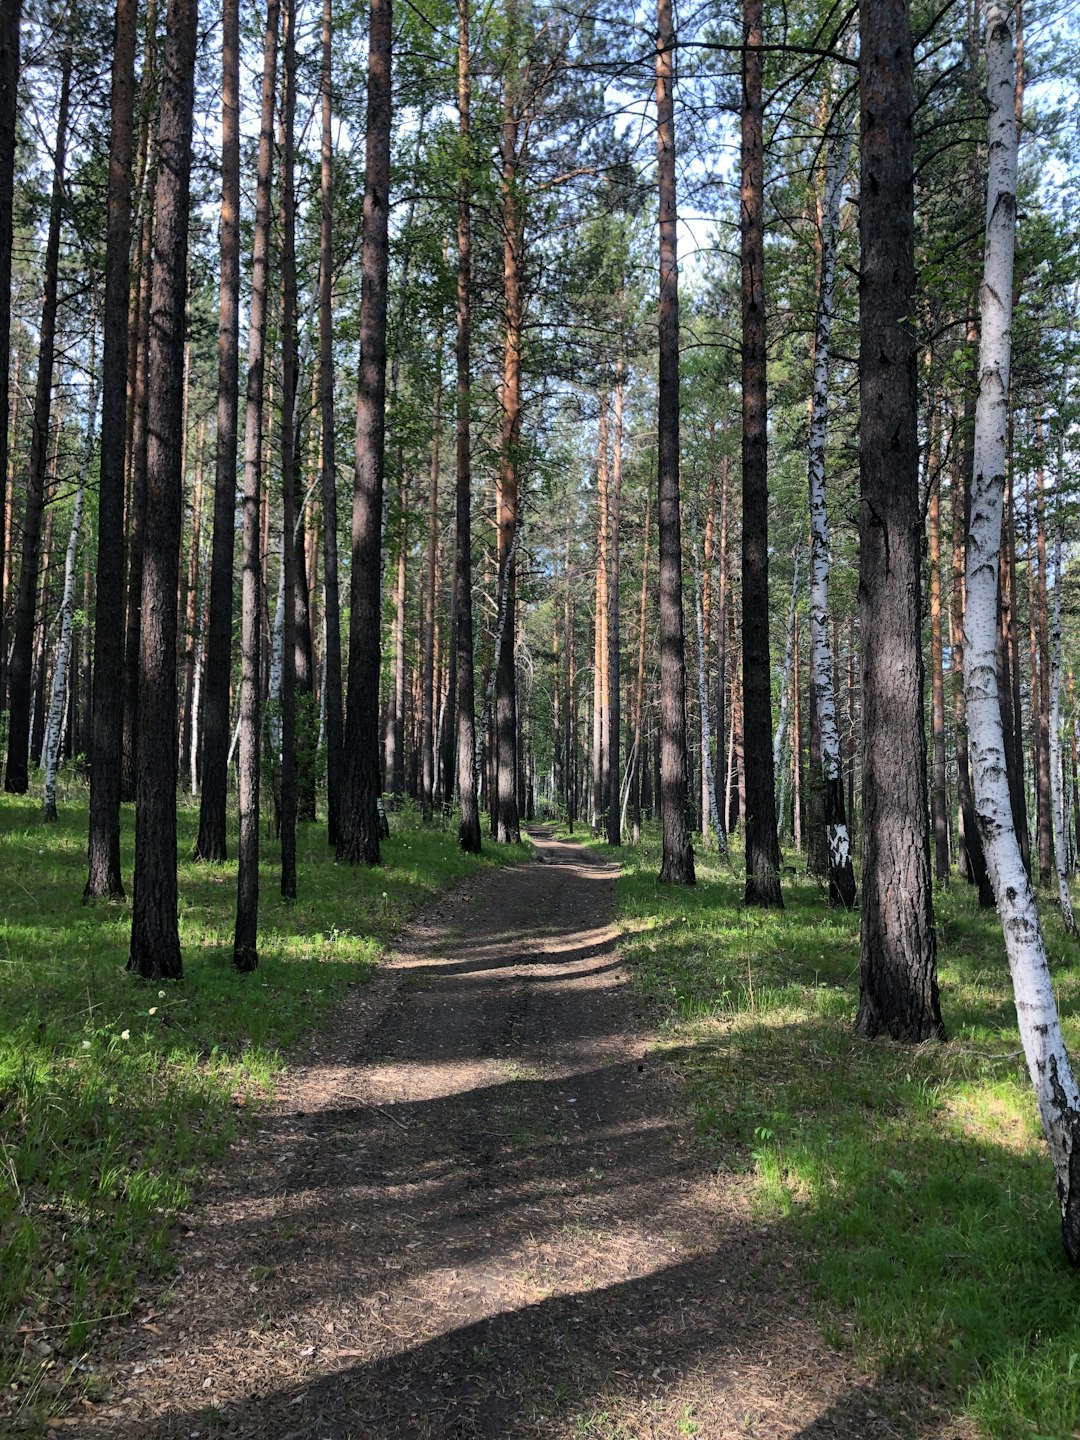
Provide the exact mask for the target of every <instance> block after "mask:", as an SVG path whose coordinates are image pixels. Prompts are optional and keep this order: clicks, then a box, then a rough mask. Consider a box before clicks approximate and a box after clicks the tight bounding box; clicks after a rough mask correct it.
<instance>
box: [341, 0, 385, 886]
mask: <svg viewBox="0 0 1080 1440" xmlns="http://www.w3.org/2000/svg"><path fill="white" fill-rule="evenodd" d="M391 7H392V0H371V12H370V17H371V18H370V29H369V38H368V95H367V136H366V158H365V167H366V170H365V174H366V179H365V185H364V239H363V248H362V251H361V279H362V288H361V296H360V385H359V395H358V398H357V405H356V474H355V485H354V490H353V519H352V577H351V592H350V593H351V613H350V617H349V695H348V713H347V715H346V722H345V758H344V770H343V775H342V793H341V809H340V811H339V825H338V841H337V857H338V859H339V860H346V861H348V862H349V863H350V864H353V865H355V864H358V863H359V862H360V861H363V862H364V863H365V864H368V865H376V864H378V862H379V858H380V856H379V826H380V818H379V808H380V807H379V750H378V746H379V660H380V655H379V630H380V610H381V595H380V590H381V579H380V577H381V574H382V560H381V553H380V552H381V549H382V543H381V533H380V531H381V525H382V506H383V465H384V454H383V452H384V438H385V432H386V287H387V262H388V257H389V243H388V222H389V215H390V193H389V192H390V125H391V110H390V64H391V60H390V51H391V42H392V37H393V16H392V8H391Z"/></svg>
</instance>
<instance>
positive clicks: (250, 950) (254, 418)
mask: <svg viewBox="0 0 1080 1440" xmlns="http://www.w3.org/2000/svg"><path fill="white" fill-rule="evenodd" d="M279 16H280V5H279V0H267V6H266V36H265V39H264V42H263V74H262V97H261V118H260V122H259V160H258V171H257V177H256V191H255V235H254V242H253V254H252V270H251V319H250V322H249V325H248V358H247V386H246V403H245V414H244V491H243V537H242V541H241V571H242V573H241V599H240V718H239V725H240V845H239V851H238V861H239V864H238V866H237V875H236V925H235V928H234V931H233V963H234V964H235V965H236V967H237V969H238V970H241V971H250V970H254V969H255V968H256V967H257V966H258V963H259V786H260V780H261V776H260V762H261V744H262V735H261V730H262V721H261V708H262V707H261V696H262V654H261V652H262V648H263V647H262V639H263V636H262V612H263V603H262V590H263V571H262V549H263V545H262V490H263V485H262V469H263V463H262V431H263V398H264V396H263V380H264V376H265V369H266V360H265V351H266V310H267V301H268V298H269V282H270V274H269V272H270V184H271V178H272V167H273V162H274V94H275V90H276V88H277V51H278V23H279Z"/></svg>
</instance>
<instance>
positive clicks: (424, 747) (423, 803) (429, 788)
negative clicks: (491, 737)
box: [420, 347, 442, 824]
mask: <svg viewBox="0 0 1080 1440" xmlns="http://www.w3.org/2000/svg"><path fill="white" fill-rule="evenodd" d="M440 357H441V347H440ZM441 420H442V380H441V378H440V379H437V380H436V382H435V414H434V416H433V418H432V423H431V472H430V476H429V479H428V534H427V572H426V575H425V582H426V583H425V590H424V668H423V680H422V689H423V697H422V700H421V712H422V715H421V737H420V749H421V772H422V774H421V782H420V812H421V814H422V816H423V818H424V822H425V824H428V823H430V821H431V816H432V811H433V807H434V798H435V587H436V570H437V560H438V549H439V438H440V429H441Z"/></svg>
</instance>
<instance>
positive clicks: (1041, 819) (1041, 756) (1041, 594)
mask: <svg viewBox="0 0 1080 1440" xmlns="http://www.w3.org/2000/svg"><path fill="white" fill-rule="evenodd" d="M1035 403H1036V407H1037V412H1036V417H1035V442H1036V446H1037V449H1038V461H1037V464H1036V466H1035V555H1036V558H1037V559H1038V573H1037V575H1036V577H1035V605H1034V608H1033V627H1032V628H1033V630H1034V636H1035V646H1034V649H1035V651H1036V653H1037V654H1038V661H1039V663H1038V679H1039V683H1038V689H1037V691H1036V690H1034V689H1033V690H1032V700H1033V705H1032V708H1033V709H1035V710H1036V711H1037V715H1036V767H1035V781H1036V793H1037V796H1038V805H1037V807H1036V808H1037V814H1038V826H1039V884H1040V885H1049V884H1050V874H1051V871H1052V870H1053V868H1054V845H1053V839H1054V830H1053V823H1052V818H1051V809H1052V802H1051V790H1052V781H1051V776H1050V763H1051V762H1050V622H1049V606H1048V602H1047V587H1046V474H1045V466H1044V463H1043V451H1044V445H1045V436H1044V422H1043V416H1042V395H1041V393H1039V392H1036V396H1035ZM1032 568H1033V567H1032V564H1031V558H1030V554H1029V559H1028V569H1029V572H1030V571H1031V569H1032Z"/></svg>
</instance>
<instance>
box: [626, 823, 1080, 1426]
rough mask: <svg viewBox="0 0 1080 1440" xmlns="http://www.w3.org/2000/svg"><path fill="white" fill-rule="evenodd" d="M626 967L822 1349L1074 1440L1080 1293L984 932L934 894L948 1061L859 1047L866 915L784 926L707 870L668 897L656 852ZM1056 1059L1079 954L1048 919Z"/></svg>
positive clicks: (804, 900) (980, 1418) (802, 889)
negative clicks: (779, 1250) (798, 1260)
mask: <svg viewBox="0 0 1080 1440" xmlns="http://www.w3.org/2000/svg"><path fill="white" fill-rule="evenodd" d="M620 858H622V860H623V862H624V864H625V867H626V869H625V871H624V874H623V876H622V877H621V879H620V881H619V899H620V907H621V914H622V921H623V924H624V926H625V928H626V932H627V933H626V940H625V950H626V953H627V956H628V958H629V960H630V961H631V963H632V965H633V968H634V971H635V974H636V976H637V979H638V982H639V984H640V986H641V987H642V989H643V990H644V992H645V993H646V995H647V996H649V997H650V998H651V1000H652V1001H653V1002H654V1004H655V1006H656V1010H657V1014H658V1015H659V1016H660V1017H661V1018H662V1019H663V1020H664V1022H665V1023H664V1043H665V1044H666V1046H667V1047H668V1048H669V1049H670V1051H671V1053H672V1058H674V1059H675V1060H676V1061H677V1062H678V1063H679V1064H680V1065H681V1066H682V1067H683V1069H684V1071H685V1073H686V1074H687V1075H688V1077H689V1081H690V1091H691V1094H692V1097H693V1104H694V1108H695V1112H696V1115H697V1119H698V1123H699V1126H700V1129H701V1133H702V1136H703V1137H704V1139H705V1141H706V1143H708V1144H710V1145H711V1146H712V1147H714V1149H715V1154H716V1157H717V1162H718V1164H721V1165H727V1166H732V1167H736V1168H742V1169H746V1170H747V1171H749V1172H750V1173H751V1174H752V1176H753V1183H754V1185H755V1193H756V1197H757V1204H758V1206H759V1207H760V1211H761V1213H762V1214H763V1215H764V1216H766V1217H768V1218H769V1219H771V1220H773V1221H776V1222H779V1223H781V1224H784V1225H787V1226H790V1227H791V1228H792V1229H793V1231H794V1233H795V1236H796V1237H797V1239H798V1242H799V1246H800V1248H801V1249H802V1250H803V1252H804V1254H805V1256H806V1265H807V1269H808V1273H809V1275H810V1276H811V1278H812V1279H813V1281H814V1282H815V1284H816V1287H817V1290H818V1294H819V1296H820V1299H821V1302H822V1307H823V1316H824V1320H825V1324H826V1329H827V1333H828V1334H829V1336H830V1338H831V1339H833V1340H834V1341H835V1342H836V1343H838V1344H841V1345H852V1346H854V1347H855V1349H856V1351H857V1352H858V1353H859V1354H860V1355H862V1356H863V1357H864V1358H866V1359H867V1361H868V1362H871V1363H873V1364H875V1365H878V1366H881V1367H884V1368H888V1369H894V1370H897V1371H899V1372H900V1373H904V1374H909V1375H912V1376H914V1377H917V1378H918V1379H920V1380H921V1381H922V1382H923V1383H924V1384H926V1385H927V1386H928V1387H929V1388H930V1389H931V1390H933V1391H935V1392H943V1393H944V1394H945V1396H946V1397H948V1398H950V1399H951V1400H952V1401H953V1402H954V1403H957V1404H959V1405H961V1406H962V1407H963V1408H964V1409H966V1410H967V1411H968V1412H969V1413H970V1415H971V1416H972V1417H973V1418H974V1419H975V1420H976V1421H977V1422H978V1423H979V1424H980V1425H981V1427H982V1428H983V1429H984V1431H985V1433H986V1434H987V1435H989V1436H993V1437H1000V1440H1020V1437H1025V1440H1031V1437H1033V1436H1034V1437H1038V1436H1042V1437H1053V1440H1060V1437H1071V1436H1073V1434H1074V1432H1076V1431H1077V1430H1078V1428H1080V1277H1078V1276H1077V1275H1076V1274H1075V1273H1074V1272H1072V1271H1071V1270H1070V1269H1069V1268H1068V1266H1067V1265H1066V1262H1065V1260H1064V1256H1063V1252H1062V1248H1061V1242H1060V1234H1059V1216H1058V1210H1057V1203H1056V1197H1055V1194H1054V1185H1053V1176H1052V1172H1051V1169H1050V1164H1049V1161H1048V1159H1047V1157H1046V1153H1045V1147H1044V1145H1043V1142H1042V1139H1041V1136H1040V1132H1039V1128H1038V1121H1037V1116H1036V1112H1035V1106H1034V1101H1033V1098H1032V1093H1031V1088H1030V1085H1029V1082H1028V1079H1027V1073H1026V1070H1025V1069H1024V1066H1023V1061H1022V1057H1021V1056H1019V1054H1018V1051H1019V1049H1020V1043H1019V1037H1018V1035H1017V1031H1016V1023H1015V1015H1014V1011H1013V1004H1012V990H1011V985H1010V981H1009V975H1008V970H1007V967H1006V962H1005V956H1004V949H1003V945H1002V941H1001V933H1000V929H999V927H998V921H997V917H996V915H995V914H994V913H993V912H991V913H989V914H980V913H979V911H978V908H977V905H976V901H975V897H974V895H973V894H972V892H971V891H970V890H969V888H968V887H967V886H966V885H964V884H963V883H962V882H959V881H955V880H954V882H953V885H952V886H951V887H950V888H949V889H948V890H943V891H938V892H937V894H936V896H935V904H936V911H937V927H938V936H939V943H940V955H939V962H940V972H941V982H942V1006H943V1010H944V1014H945V1021H946V1025H947V1027H948V1031H949V1036H950V1039H949V1041H948V1042H947V1043H946V1044H944V1045H940V1044H930V1045H926V1046H920V1047H918V1048H916V1049H911V1048H908V1047H904V1046H900V1045H895V1044H892V1043H890V1042H883V1041H877V1042H874V1043H872V1044H868V1043H866V1042H864V1041H860V1040H858V1039H856V1037H855V1036H854V1034H853V1030H852V1020H853V1017H854V1012H855V1006H856V1002H857V997H858V978H859V976H858V972H859V950H858V917H857V916H849V915H845V914H843V913H837V912H835V911H830V910H829V909H828V908H827V906H826V904H825V901H824V897H823V895H822V894H821V891H820V889H819V887H818V886H817V885H816V883H814V882H810V881H807V880H806V878H805V877H803V876H801V875H800V877H799V878H796V879H786V880H785V886H784V900H785V907H786V908H785V909H784V911H783V912H757V911H747V910H745V909H743V908H742V907H741V905H740V900H741V892H742V886H741V872H740V871H739V869H738V866H736V867H734V868H732V867H723V866H720V865H719V864H718V863H717V860H716V857H715V856H712V857H709V856H708V855H704V856H703V855H699V856H698V879H699V883H698V885H697V887H696V888H695V889H693V890H682V889H673V888H672V887H669V886H661V885H659V884H658V883H657V880H656V874H657V871H658V870H659V846H658V841H657V839H656V837H655V836H650V837H648V838H647V840H646V843H645V845H644V847H643V848H642V849H641V850H640V851H638V852H636V853H635V852H634V851H632V850H630V849H628V848H627V849H624V850H623V851H621V852H620ZM1042 909H1043V916H1044V922H1045V925H1046V930H1047V938H1048V943H1049V947H1050V951H1051V955H1052V957H1053V965H1054V980H1055V985H1056V988H1057V994H1058V1000H1059V1004H1060V1005H1061V1008H1062V1012H1063V1016H1064V1024H1065V1030H1066V1036H1067V1040H1068V1042H1069V1045H1070V1048H1071V1050H1072V1052H1073V1054H1074V1055H1080V1020H1078V1013H1080V963H1078V962H1080V950H1078V947H1077V946H1076V944H1075V943H1074V942H1072V941H1070V940H1069V939H1068V938H1067V936H1066V935H1065V933H1064V931H1063V928H1062V926H1061V924H1060V920H1059V918H1058V916H1057V913H1056V910H1055V909H1054V907H1053V906H1052V905H1051V904H1050V902H1049V900H1048V899H1045V898H1044V901H1043V905H1042Z"/></svg>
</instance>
